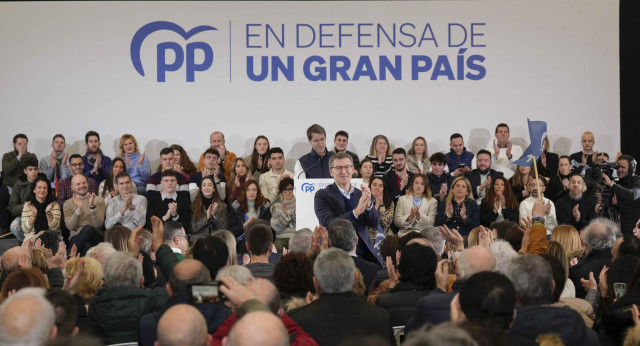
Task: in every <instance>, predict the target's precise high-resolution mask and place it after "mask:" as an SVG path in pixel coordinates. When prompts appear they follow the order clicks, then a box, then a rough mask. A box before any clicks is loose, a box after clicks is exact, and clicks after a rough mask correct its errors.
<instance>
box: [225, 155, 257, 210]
mask: <svg viewBox="0 0 640 346" xmlns="http://www.w3.org/2000/svg"><path fill="white" fill-rule="evenodd" d="M251 179H252V176H251V172H249V165H248V164H247V161H245V159H243V158H240V157H239V158H237V159H236V160H235V161H233V165H232V166H231V175H230V176H229V181H228V182H227V186H226V189H227V191H226V195H227V203H228V204H232V203H233V202H234V201H235V200H236V199H237V198H238V194H239V193H240V191H241V190H242V187H243V186H244V184H245V182H246V181H247V180H251Z"/></svg>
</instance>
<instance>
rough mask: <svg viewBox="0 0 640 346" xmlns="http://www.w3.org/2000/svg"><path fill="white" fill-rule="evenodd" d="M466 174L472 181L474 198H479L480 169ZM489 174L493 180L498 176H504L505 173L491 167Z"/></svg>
mask: <svg viewBox="0 0 640 346" xmlns="http://www.w3.org/2000/svg"><path fill="white" fill-rule="evenodd" d="M464 176H465V177H466V178H467V179H469V182H470V183H471V191H473V198H474V199H478V186H480V171H478V169H474V170H472V171H469V172H466V173H465V174H464ZM489 176H490V177H491V180H493V179H495V178H496V177H503V176H504V174H503V173H502V172H498V171H496V170H493V169H489Z"/></svg>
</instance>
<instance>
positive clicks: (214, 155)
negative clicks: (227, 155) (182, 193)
mask: <svg viewBox="0 0 640 346" xmlns="http://www.w3.org/2000/svg"><path fill="white" fill-rule="evenodd" d="M202 157H203V159H202V162H203V168H202V169H201V170H199V171H197V172H196V173H192V174H191V175H190V176H189V193H190V194H191V199H195V195H196V194H197V193H198V189H199V188H200V184H201V183H202V179H204V177H207V176H212V177H213V182H214V183H215V185H216V190H217V191H218V194H219V195H220V199H222V200H223V201H224V199H225V197H226V186H227V185H226V183H225V177H224V172H223V170H222V169H220V164H219V161H220V154H219V153H218V151H217V150H216V149H213V148H209V149H207V150H206V151H205V152H204V153H203V154H202Z"/></svg>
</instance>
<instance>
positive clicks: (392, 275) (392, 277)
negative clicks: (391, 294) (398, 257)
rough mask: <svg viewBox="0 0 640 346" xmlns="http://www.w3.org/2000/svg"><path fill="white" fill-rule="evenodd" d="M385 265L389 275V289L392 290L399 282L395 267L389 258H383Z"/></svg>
mask: <svg viewBox="0 0 640 346" xmlns="http://www.w3.org/2000/svg"><path fill="white" fill-rule="evenodd" d="M385 264H386V266H387V274H389V281H390V282H389V288H394V287H396V285H397V284H398V282H400V280H399V279H398V273H396V267H395V266H394V265H393V260H392V259H391V256H387V258H385Z"/></svg>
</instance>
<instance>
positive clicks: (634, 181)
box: [611, 175, 640, 234]
mask: <svg viewBox="0 0 640 346" xmlns="http://www.w3.org/2000/svg"><path fill="white" fill-rule="evenodd" d="M611 188H612V189H613V192H614V193H615V195H616V198H617V199H618V210H619V211H620V231H621V232H622V233H623V234H632V233H633V228H634V227H635V226H636V222H637V221H638V219H640V176H637V175H632V176H626V177H624V178H622V179H620V180H619V181H618V183H617V184H613V186H612V187H611Z"/></svg>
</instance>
